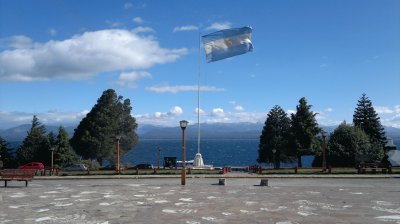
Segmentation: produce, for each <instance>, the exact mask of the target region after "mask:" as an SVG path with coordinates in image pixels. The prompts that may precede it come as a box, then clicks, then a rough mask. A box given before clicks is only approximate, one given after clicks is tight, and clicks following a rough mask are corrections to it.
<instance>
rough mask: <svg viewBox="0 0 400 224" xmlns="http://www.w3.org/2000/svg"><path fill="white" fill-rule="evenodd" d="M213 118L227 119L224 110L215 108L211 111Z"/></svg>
mask: <svg viewBox="0 0 400 224" xmlns="http://www.w3.org/2000/svg"><path fill="white" fill-rule="evenodd" d="M211 116H212V117H225V113H224V109H222V108H214V109H212V111H211Z"/></svg>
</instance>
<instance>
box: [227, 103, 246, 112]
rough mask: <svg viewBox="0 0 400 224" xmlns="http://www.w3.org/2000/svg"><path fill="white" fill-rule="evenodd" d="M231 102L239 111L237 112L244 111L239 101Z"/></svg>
mask: <svg viewBox="0 0 400 224" xmlns="http://www.w3.org/2000/svg"><path fill="white" fill-rule="evenodd" d="M229 103H230V104H232V105H233V107H234V109H235V111H237V112H241V111H244V108H243V106H242V105H240V104H239V103H237V102H236V101H230V102H229Z"/></svg>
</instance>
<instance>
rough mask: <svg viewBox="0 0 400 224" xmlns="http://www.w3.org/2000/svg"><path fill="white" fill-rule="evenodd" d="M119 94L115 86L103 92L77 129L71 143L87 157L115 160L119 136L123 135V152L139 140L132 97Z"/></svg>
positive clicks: (80, 153) (121, 149)
mask: <svg viewBox="0 0 400 224" xmlns="http://www.w3.org/2000/svg"><path fill="white" fill-rule="evenodd" d="M122 99H123V97H122V96H117V94H116V92H115V91H114V90H112V89H109V90H106V91H104V92H103V94H102V95H101V97H100V98H99V99H98V100H97V104H95V105H94V106H93V108H92V110H91V111H90V112H89V113H88V114H87V115H86V117H85V118H83V119H82V121H81V122H80V123H79V125H78V127H77V128H76V129H75V132H74V136H73V137H72V139H71V141H70V143H71V145H72V147H73V148H74V150H75V152H76V153H77V154H79V155H81V156H82V157H83V158H84V159H97V161H98V162H99V163H100V164H102V161H103V160H104V159H108V160H111V161H114V159H115V157H116V156H115V155H116V136H121V139H120V153H121V155H123V154H124V153H126V152H127V151H128V150H130V149H131V148H132V147H133V145H135V144H136V142H137V135H136V128H137V124H136V120H135V118H134V117H132V116H131V111H132V107H131V106H130V101H129V99H126V100H124V101H123V102H121V101H122Z"/></svg>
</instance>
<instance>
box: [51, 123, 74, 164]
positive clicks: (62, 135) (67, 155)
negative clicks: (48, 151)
mask: <svg viewBox="0 0 400 224" xmlns="http://www.w3.org/2000/svg"><path fill="white" fill-rule="evenodd" d="M76 157H77V155H76V153H75V152H74V151H73V150H72V148H71V146H70V144H69V137H68V133H67V130H65V128H64V127H63V126H60V127H59V128H58V135H57V136H56V139H55V151H54V162H55V164H56V165H58V166H60V167H63V166H66V165H70V164H72V163H73V162H74V161H75V160H76Z"/></svg>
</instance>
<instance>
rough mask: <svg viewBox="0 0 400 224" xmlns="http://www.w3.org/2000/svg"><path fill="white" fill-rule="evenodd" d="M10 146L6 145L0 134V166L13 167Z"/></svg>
mask: <svg viewBox="0 0 400 224" xmlns="http://www.w3.org/2000/svg"><path fill="white" fill-rule="evenodd" d="M11 150H12V149H11V148H9V147H8V143H7V141H6V140H4V139H3V138H2V137H1V136H0V168H3V167H5V168H12V167H14V166H15V165H14V162H15V160H14V157H13V155H12V153H11Z"/></svg>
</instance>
